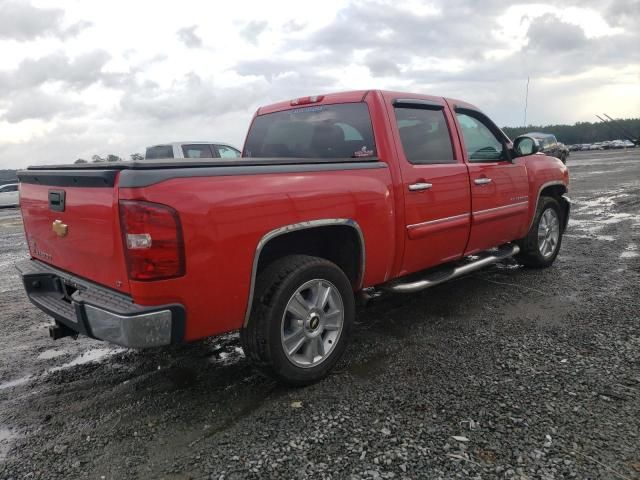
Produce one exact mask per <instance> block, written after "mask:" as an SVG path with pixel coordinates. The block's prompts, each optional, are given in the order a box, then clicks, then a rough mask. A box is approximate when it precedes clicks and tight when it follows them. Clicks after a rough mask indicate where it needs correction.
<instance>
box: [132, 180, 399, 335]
mask: <svg viewBox="0 0 640 480" xmlns="http://www.w3.org/2000/svg"><path fill="white" fill-rule="evenodd" d="M391 189H392V184H391V178H390V174H389V170H388V169H387V168H379V169H371V170H341V171H340V170H339V171H333V172H309V173H281V174H265V175H242V176H236V177H234V176H229V177H194V178H177V179H173V180H170V181H166V182H163V183H160V184H157V185H153V186H149V187H146V188H131V189H128V188H127V189H121V190H120V197H121V198H122V199H142V198H143V199H145V200H146V201H150V202H157V203H165V204H168V205H169V206H173V207H174V208H176V210H178V212H179V215H180V221H181V223H182V229H183V233H184V244H185V257H186V273H185V275H184V277H181V278H176V279H171V280H163V281H158V282H146V283H145V282H134V281H131V294H132V296H133V299H134V300H135V302H136V303H139V304H142V305H157V304H162V303H169V302H178V303H181V304H183V305H184V306H185V307H186V310H187V331H186V338H187V339H188V340H193V339H197V338H201V337H206V336H210V335H215V334H219V333H223V332H227V331H230V330H234V329H237V328H239V327H241V326H242V324H243V322H244V315H245V311H246V308H247V302H248V299H249V288H250V280H251V273H252V267H253V259H254V254H255V251H256V246H257V245H258V242H259V241H260V239H261V238H262V237H263V236H264V235H266V234H267V233H268V232H270V231H272V230H275V229H277V228H280V227H282V226H285V225H291V224H294V223H300V222H304V221H308V220H316V219H323V218H344V219H353V220H355V221H356V222H357V223H358V225H359V226H360V228H361V230H362V233H363V236H364V240H365V251H366V257H367V262H366V268H365V275H364V284H365V286H368V285H375V284H378V283H382V282H383V281H385V279H386V277H387V276H388V274H389V270H390V269H391V262H392V261H393V252H395V249H396V245H395V233H394V221H395V213H394V200H393V195H392V190H391Z"/></svg>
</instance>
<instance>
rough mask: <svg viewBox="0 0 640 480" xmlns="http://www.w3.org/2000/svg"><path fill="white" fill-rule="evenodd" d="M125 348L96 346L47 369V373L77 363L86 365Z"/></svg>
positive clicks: (120, 351)
mask: <svg viewBox="0 0 640 480" xmlns="http://www.w3.org/2000/svg"><path fill="white" fill-rule="evenodd" d="M125 350H126V349H125V348H94V349H93V350H89V351H86V352H84V353H83V354H82V355H80V356H79V357H76V358H74V359H73V360H71V361H70V362H67V363H65V364H62V365H60V366H59V367H53V368H50V369H49V370H47V373H51V372H57V371H60V370H64V369H66V368H71V367H75V366H77V365H84V364H85V363H90V362H99V361H101V360H104V359H105V358H107V357H110V356H112V355H116V354H118V353H122V352H124V351H125Z"/></svg>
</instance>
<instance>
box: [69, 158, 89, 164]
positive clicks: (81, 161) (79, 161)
mask: <svg viewBox="0 0 640 480" xmlns="http://www.w3.org/2000/svg"><path fill="white" fill-rule="evenodd" d="M73 163H89V162H87V161H86V160H85V159H84V158H79V159H77V160H76V161H75V162H73Z"/></svg>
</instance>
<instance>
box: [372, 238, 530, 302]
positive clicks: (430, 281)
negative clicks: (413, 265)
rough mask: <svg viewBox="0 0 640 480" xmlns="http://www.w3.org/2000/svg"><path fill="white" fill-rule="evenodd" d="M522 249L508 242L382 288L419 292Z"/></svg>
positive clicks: (507, 256)
mask: <svg viewBox="0 0 640 480" xmlns="http://www.w3.org/2000/svg"><path fill="white" fill-rule="evenodd" d="M519 251H520V247H518V246H517V245H512V244H506V245H502V246H500V247H498V248H496V249H493V250H487V251H486V252H483V253H481V254H478V255H473V256H471V257H468V258H471V259H472V260H470V261H467V262H466V263H464V264H458V265H452V266H451V267H449V268H447V269H445V270H444V271H443V270H439V271H436V272H430V273H427V274H426V275H425V276H423V277H422V278H420V279H419V280H415V281H411V282H406V281H404V282H403V281H402V280H396V281H394V282H391V283H389V284H387V285H385V286H383V287H382V288H384V289H385V290H390V291H392V292H396V293H411V292H418V291H420V290H424V289H425V288H429V287H433V286H435V285H439V284H441V283H444V282H447V281H449V280H452V279H454V278H457V277H460V276H461V275H465V274H467V273H470V272H473V271H475V270H479V269H481V268H484V267H486V266H488V265H492V264H494V263H498V262H499V261H501V260H504V259H505V258H509V257H512V256H514V255H515V254H517V253H518V252H519ZM411 277H412V278H415V277H416V275H415V274H414V275H411Z"/></svg>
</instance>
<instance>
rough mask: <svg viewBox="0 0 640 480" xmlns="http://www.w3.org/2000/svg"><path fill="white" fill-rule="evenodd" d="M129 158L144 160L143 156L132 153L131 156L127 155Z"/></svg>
mask: <svg viewBox="0 0 640 480" xmlns="http://www.w3.org/2000/svg"><path fill="white" fill-rule="evenodd" d="M129 156H130V157H131V160H134V161H135V160H144V155H142V154H140V153H132V154H131V155H129Z"/></svg>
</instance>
